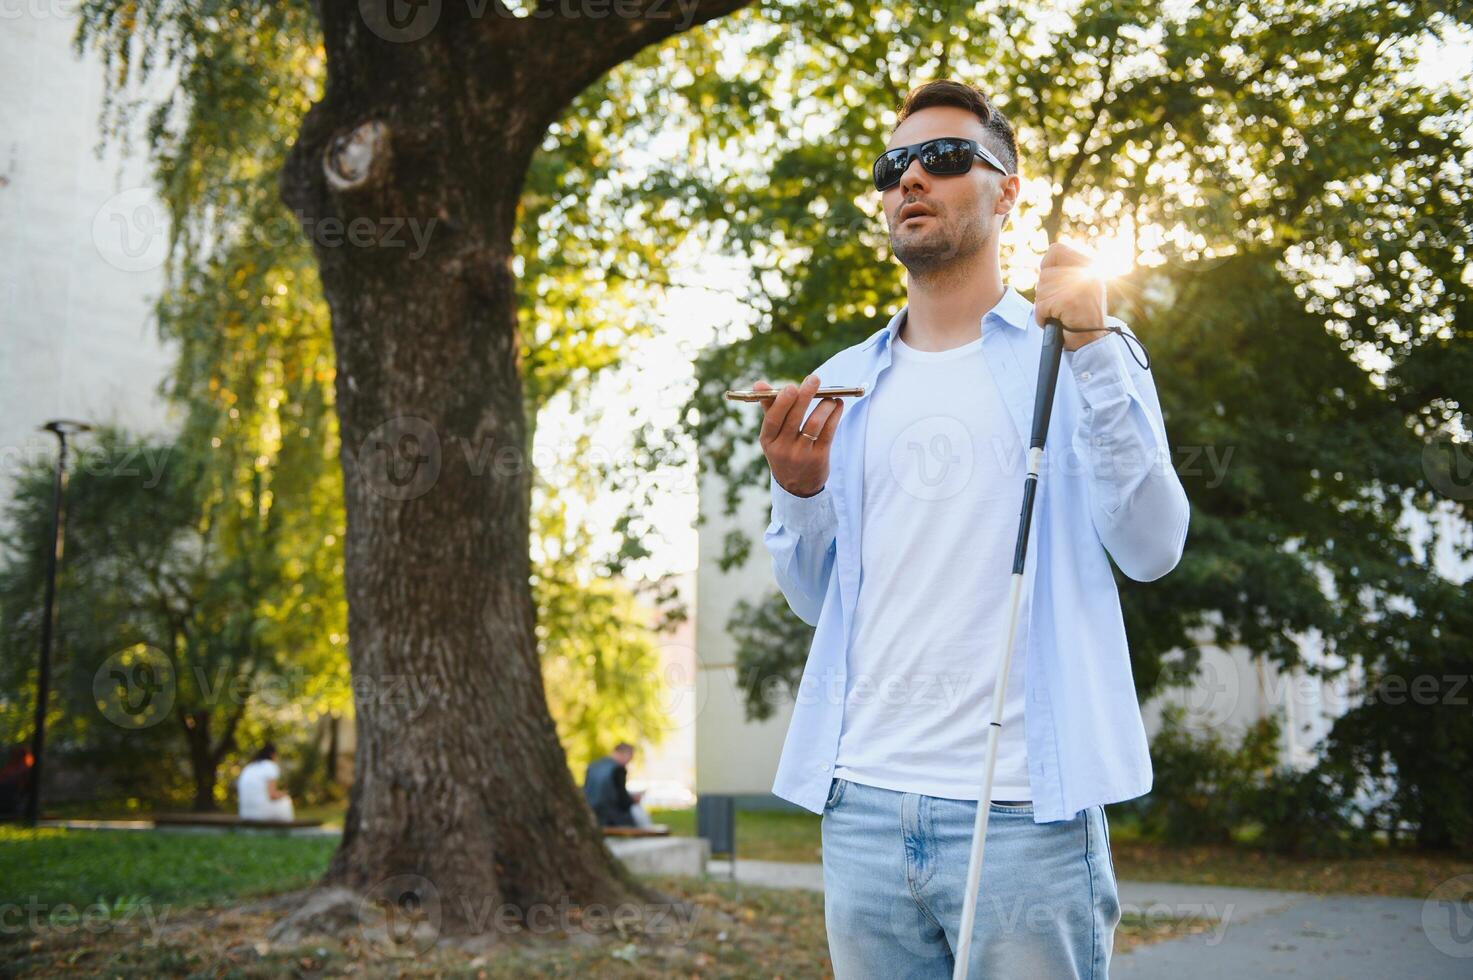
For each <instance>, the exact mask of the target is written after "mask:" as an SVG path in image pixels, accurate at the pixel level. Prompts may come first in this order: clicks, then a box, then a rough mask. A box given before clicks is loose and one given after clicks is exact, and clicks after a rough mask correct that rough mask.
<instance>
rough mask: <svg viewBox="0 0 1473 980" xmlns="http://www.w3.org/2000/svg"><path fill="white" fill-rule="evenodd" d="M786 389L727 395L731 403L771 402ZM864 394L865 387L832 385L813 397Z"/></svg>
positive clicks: (754, 390)
mask: <svg viewBox="0 0 1473 980" xmlns="http://www.w3.org/2000/svg"><path fill="white" fill-rule="evenodd" d="M784 387H786V385H784V386H781V387H777V388H769V389H767V390H766V391H758V390H757V389H755V388H742V389H740V390H738V391H728V392H727V393H726V400H727V401H729V402H765V401H771V400H772V399H774V398H776V397H777V396H778V392H780V391H782V390H783V388H784ZM862 394H864V385H855V386H852V387H847V388H846V387H843V386H839V385H830V386H829V387H827V388H819V389H818V390H817V391H815V392H814V393H813V397H814V398H858V397H859V396H860V395H862Z"/></svg>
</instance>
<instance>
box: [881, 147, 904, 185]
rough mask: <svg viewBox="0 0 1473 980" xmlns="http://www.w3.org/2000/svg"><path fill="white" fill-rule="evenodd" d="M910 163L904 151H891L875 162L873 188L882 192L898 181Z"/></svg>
mask: <svg viewBox="0 0 1473 980" xmlns="http://www.w3.org/2000/svg"><path fill="white" fill-rule="evenodd" d="M909 162H910V161H909V160H908V159H907V157H906V152H905V151H904V150H891V151H890V152H889V153H886V154H884V155H883V156H881V157H880V158H879V159H878V160H876V161H875V188H876V189H878V190H884V189H885V188H887V187H889V186H891V185H892V184H894V183H896V182H897V181H898V180H900V177H901V175H902V174H904V173H905V167H906V164H908V163H909Z"/></svg>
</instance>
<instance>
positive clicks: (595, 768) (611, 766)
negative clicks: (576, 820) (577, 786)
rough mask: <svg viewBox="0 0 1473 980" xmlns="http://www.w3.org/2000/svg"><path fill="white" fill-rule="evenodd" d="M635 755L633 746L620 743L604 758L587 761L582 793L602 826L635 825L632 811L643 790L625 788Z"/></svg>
mask: <svg viewBox="0 0 1473 980" xmlns="http://www.w3.org/2000/svg"><path fill="white" fill-rule="evenodd" d="M632 758H634V746H632V745H630V744H629V743H628V742H620V743H619V744H618V745H616V746H614V751H613V752H611V753H609V754H608V755H606V756H604V757H603V758H602V759H595V760H594V761H593V762H590V763H589V764H588V773H587V775H586V776H585V777H584V779H583V795H584V796H585V797H587V799H588V805H589V806H591V807H593V813H594V816H596V817H597V818H598V824H599V826H600V827H633V826H635V825H636V822H635V819H634V814H633V813H632V812H631V811H632V808H633V807H634V804H635V803H637V802H638V801H639V798H640V797H641V796H643V795H644V794H643V792H638V793H630V792H629V790H628V789H627V788H625V780H626V779H628V777H629V768H628V767H629V760H630V759H632Z"/></svg>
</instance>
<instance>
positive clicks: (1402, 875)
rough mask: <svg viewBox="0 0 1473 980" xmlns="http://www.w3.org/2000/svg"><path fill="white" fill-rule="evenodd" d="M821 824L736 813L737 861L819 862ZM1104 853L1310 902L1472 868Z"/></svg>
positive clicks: (1440, 858) (1162, 877)
mask: <svg viewBox="0 0 1473 980" xmlns="http://www.w3.org/2000/svg"><path fill="white" fill-rule="evenodd" d="M650 816H651V817H652V818H653V819H654V820H655V822H657V823H664V824H669V825H670V831H671V833H674V834H687V835H694V834H695V832H696V830H695V811H694V810H659V811H655V812H654V813H651V814H650ZM820 819H821V818H820V817H819V816H818V814H814V813H806V812H805V813H790V812H784V811H768V810H741V811H738V812H737V860H738V862H740V861H741V860H742V859H743V858H748V859H753V860H767V861H812V862H818V861H820V860H822V851H821V844H822V838H821V837H820V833H819V821H820ZM1110 848H1111V852H1112V854H1113V856H1114V858H1115V872H1116V874H1117V875H1118V876H1119V877H1120V878H1121V879H1123V880H1131V881H1173V882H1181V883H1184V884H1208V885H1238V886H1241V887H1245V888H1282V889H1286V890H1289V891H1305V892H1314V893H1316V894H1350V895H1392V896H1405V897H1410V898H1425V897H1426V896H1427V894H1428V893H1429V892H1431V891H1432V889H1434V888H1436V887H1437V885H1438V884H1439V883H1441V882H1443V881H1445V880H1447V879H1448V878H1451V877H1453V876H1454V875H1459V874H1468V873H1473V861H1469V860H1467V859H1465V858H1464V859H1459V858H1454V857H1450V856H1447V855H1437V854H1421V853H1417V852H1413V851H1393V850H1387V851H1384V852H1382V853H1380V854H1377V855H1374V856H1370V857H1362V858H1296V857H1285V856H1282V855H1277V854H1272V853H1269V852H1266V851H1262V850H1258V849H1256V848H1254V847H1251V846H1249V845H1247V844H1232V845H1197V846H1191V847H1178V846H1170V845H1166V844H1158V843H1153V842H1150V841H1144V840H1141V839H1140V838H1139V836H1138V835H1137V834H1136V832H1135V829H1134V827H1133V826H1132V825H1131V823H1130V822H1128V821H1127V820H1124V819H1120V818H1111V824H1110Z"/></svg>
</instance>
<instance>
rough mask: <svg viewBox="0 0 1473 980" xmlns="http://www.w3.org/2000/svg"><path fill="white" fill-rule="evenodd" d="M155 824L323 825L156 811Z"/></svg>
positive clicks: (220, 814)
mask: <svg viewBox="0 0 1473 980" xmlns="http://www.w3.org/2000/svg"><path fill="white" fill-rule="evenodd" d="M153 822H154V824H155V825H164V824H167V825H170V826H176V827H177V826H194V827H249V828H252V829H255V828H264V829H273V828H283V827H285V828H290V829H301V828H304V827H321V826H322V821H321V820H243V819H241V818H240V817H238V816H236V815H235V814H233V813H155V814H154V815H153Z"/></svg>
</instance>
